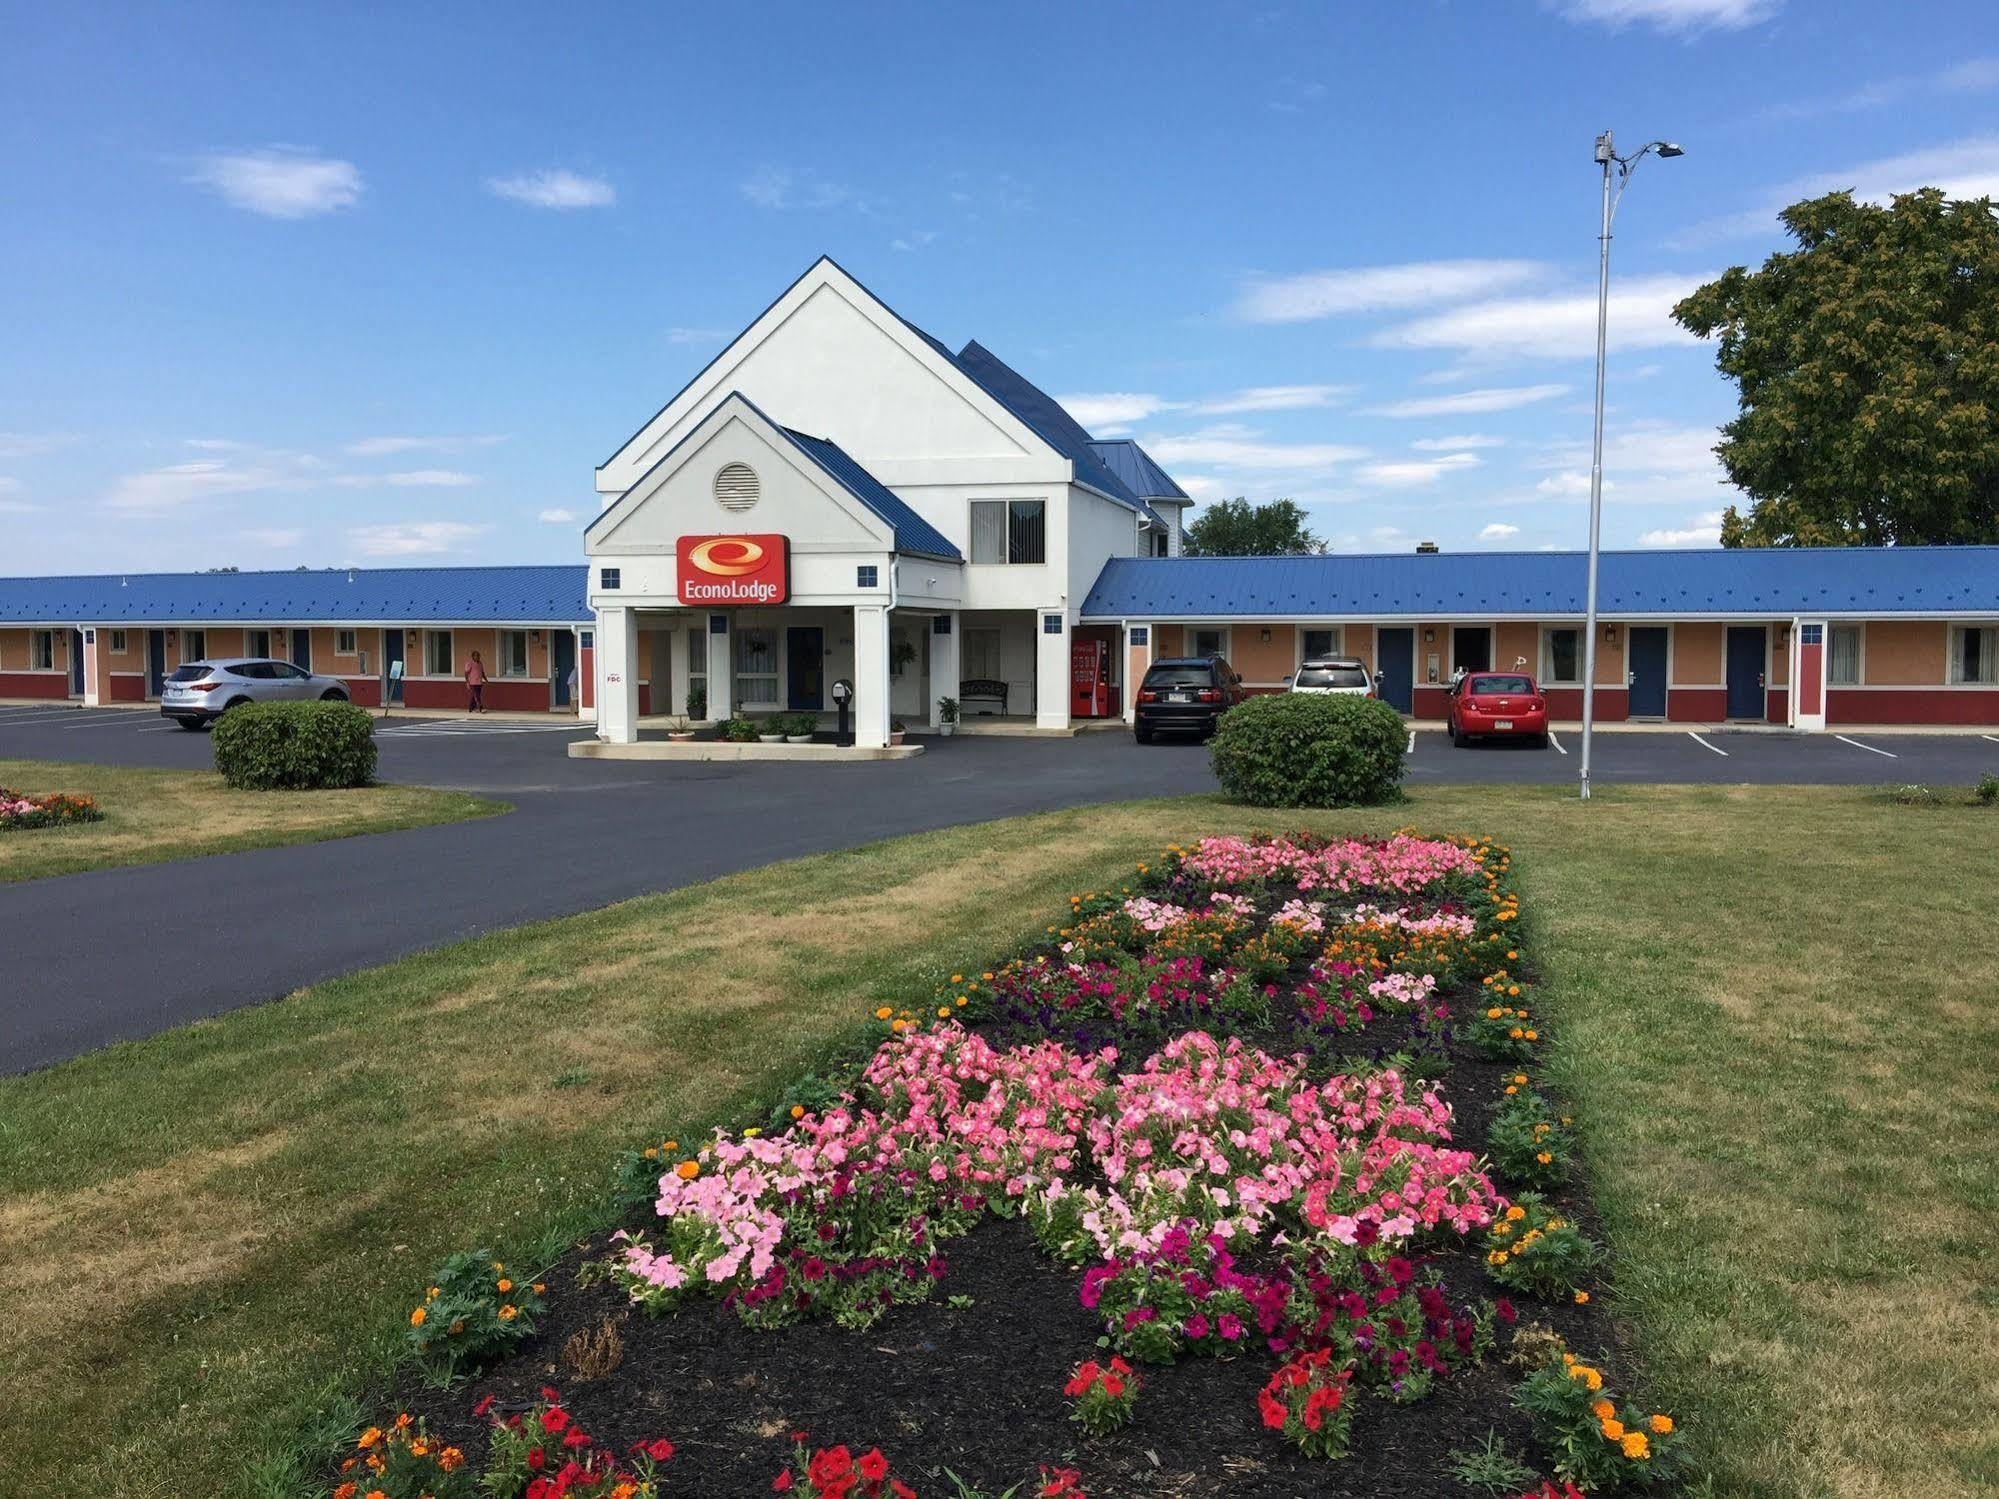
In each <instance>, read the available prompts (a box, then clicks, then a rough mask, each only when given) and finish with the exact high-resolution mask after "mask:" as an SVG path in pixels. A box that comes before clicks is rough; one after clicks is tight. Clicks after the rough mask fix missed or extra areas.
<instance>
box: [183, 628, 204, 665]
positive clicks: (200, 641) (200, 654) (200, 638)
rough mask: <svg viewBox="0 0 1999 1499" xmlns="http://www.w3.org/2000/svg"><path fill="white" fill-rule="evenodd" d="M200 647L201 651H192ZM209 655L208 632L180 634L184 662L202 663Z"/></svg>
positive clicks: (196, 631) (189, 631)
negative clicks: (191, 647) (192, 648)
mask: <svg viewBox="0 0 1999 1499" xmlns="http://www.w3.org/2000/svg"><path fill="white" fill-rule="evenodd" d="M190 646H199V647H200V649H199V650H190V649H189V647H190ZM207 655H208V631H206V630H182V631H181V632H180V658H181V660H183V661H200V660H202V659H204V658H205V657H206V656H207Z"/></svg>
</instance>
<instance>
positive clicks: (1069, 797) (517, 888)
mask: <svg viewBox="0 0 1999 1499" xmlns="http://www.w3.org/2000/svg"><path fill="white" fill-rule="evenodd" d="M573 737H576V731H575V730H574V729H573V728H570V727H565V726H554V725H549V724H545V723H542V724H510V723H507V722H505V721H501V720H491V721H487V722H483V723H480V724H478V725H476V726H466V725H463V724H462V723H460V722H457V721H452V720H428V721H426V720H397V721H392V722H390V723H387V724H385V725H384V726H383V729H382V732H381V751H382V754H381V769H382V775H383V777H384V778H385V779H388V780H395V781H406V782H415V783H420V784H425V785H436V786H451V787H457V788H462V789H466V790H472V791H478V792H481V793H484V794H486V795H490V796H495V797H500V798H504V799H505V800H507V801H510V802H512V803H513V804H514V807H515V810H514V811H513V812H512V813H511V814H509V815H506V816H502V817H492V818H485V819H481V820H479V821H475V822H462V823H454V824H451V825H448V826H443V827H431V828H417V829H413V830H410V831H407V832H399V833H381V834H374V835H370V836H364V837H357V838H345V839H339V840H335V841H332V842H326V843H310V844H299V845H296V846H294V847H290V848H276V849H260V850H255V851H251V852H245V853H233V854H219V855H215V856H213V857H210V858H204V859H190V860H185V861H182V862H180V863H173V864H151V865H141V866H138V867H135V868H129V869H108V870H98V871H95V872H92V873H88V874H77V875H67V876H63V877H60V878H55V879H45V880H31V881H26V882H23V883H20V884H14V885H4V886H0V1073H4V1072H17V1071H23V1070H26V1069H29V1068H33V1067H38V1066H43V1065H46V1064H48V1063H50V1062H54V1061H59V1060H62V1059H63V1058H66V1057H72V1056H75V1055H77V1054H79V1053H81V1052H84V1051H88V1050H90V1049H92V1048H93V1047H97V1046H102V1045H104V1044H106V1043H108V1042H112V1041H119V1040H126V1039H130V1038H134V1037H139V1036H146V1035H151V1034H153V1033H155V1032H157V1031H162V1030H166V1029H168V1028H170V1027H172V1026H176V1025H180V1024H183V1023H185V1022H187V1021H190V1020H196V1019H200V1018H202V1017H204V1016H209V1015H216V1014H220V1013H222V1012H224V1011H226V1010H231V1009H235V1008H237V1007H239V1006H242V1005H248V1004H256V1003H259V1002H261V1001H264V1000H268V999H273V998H276V997H278V996H280V995H283V994H287V993H289V992H291V991H292V990H294V989H296V988H299V987H300V986H302V985H305V984H310V983H315V982H317V981H319V980H321V979H326V978H331V977H334V976H336V975H338V974H343V973H350V972H352V971H354V970H356V969H359V968H365V967H369V966H371V965H374V964H377V963H383V962H387V961H388V960H390V959H392V958H398V957H402V956H405V955H407V954H409V953H413V952H418V951H421V950H422V949H425V948H429V947H435V946H438V945H439V944H441V943H446V942H452V941H456V940H458V939H460V938H464V937H470V936H474V935H477V934H479V933H481V932H490V931H495V930H498V929H500V928H504V927H509V926H518V925H521V924H522V923H525V922H530V921H537V920H541V919H544V918H547V917H551V916H565V915H570V914H572V913H574V912H577V911H584V910H589V909H592V908H594V907H597V906H602V905H607V904H609V903H611V902H613V901H617V900H623V899H626V898H628V897H631V896H635V895H642V894H646V893H649V892H652V891H657V890H670V889H674V888H677V887H679V886H684V885H691V884H695V883H697V882H699V881H702V880H708V879H713V878H715V877H716V876H718V875H723V874H732V873H735V872H737V871H739V870H743V869H748V868H753V867H755V866H757V865H760V864H768V863H771V862H773V861H775V860H779V859H788V858H795V857H797V856H799V855H802V854H811V853H823V852H826V851H828V850H831V849H838V848H848V847H852V846H854V845H857V844H861V843H868V842H872V841H874V840H876V839H879V838H886V837H891V836H894V835H896V834H900V833H913V832H921V831H924V830H926V829H931V828H938V827H945V826H950V825H953V824H957V823H967V822H979V821H984V820H987V819H990V818H997V817H1011V816H1015V815H1018V814H1021V813H1027V812H1041V811H1048V810H1051V809H1054V808H1060V807H1070V806H1078V805H1082V804H1085V803H1089V802H1100V801H1110V800H1119V799H1124V798H1129V797H1141V796H1162V795H1174V794H1179V793H1184V792H1191V791H1204V790H1208V789H1211V788H1212V787H1213V784H1214V782H1213V780H1212V778H1211V777H1210V775H1209V773H1208V767H1207V755H1206V752H1205V750H1204V749H1202V748H1201V747H1200V746H1197V745H1191V744H1186V745H1159V746H1155V747H1152V748H1149V749H1140V748H1138V747H1137V746H1135V745H1134V744H1133V743H1132V741H1131V739H1130V736H1129V735H1127V734H1123V733H1114V732H1113V733H1086V734H1082V735H1079V736H1077V737H1076V738H1073V739H1068V738H1062V739H1001V738H987V737H983V736H963V735H960V736H958V737H957V738H954V739H951V740H945V741H936V740H932V741H930V748H929V751H928V752H927V753H925V754H923V755H919V756H917V757H915V758H914V759H909V760H897V761H869V762H863V763H857V764H849V765H771V764H756V763H737V764H691V765H672V764H664V763H659V762H646V761H615V760H612V761H603V760H571V759H568V758H567V757H566V756H565V754H564V752H563V746H564V744H565V742H566V741H567V740H568V739H570V738H573ZM1856 737H1861V736H1856ZM1866 744H1871V745H1872V746H1873V747H1872V748H1867V747H1864V745H1866ZM16 757H18V758H24V759H53V760H61V759H73V760H88V761H94V762H98V763H104V764H122V765H153V766H162V767H184V768H189V769H205V768H207V766H208V765H209V763H210V762H209V748H208V741H207V738H206V736H197V735H191V734H182V733H177V732H174V731H173V730H171V729H170V728H168V729H163V727H162V726H161V725H160V722H159V720H158V718H157V717H155V716H153V715H149V714H141V713H133V712H130V711H123V710H105V711H101V712H92V711H79V710H60V709H58V710H51V711H40V710H22V709H6V708H0V759H8V758H16ZM1597 765H1598V770H1597V775H1598V777H1599V779H1600V781H1601V782H1603V783H1611V782H1617V781H1624V782H1634V781H1658V782H1674V781H1679V782H1686V781H1698V782H1716V783H1735V782H1763V783H1780V782H1825V783H1859V782H1897V781H1915V780H1927V781H1930V782H1932V783H1933V784H1939V785H1948V784H1956V785H1965V784H1969V782H1970V781H1972V780H1974V779H1976V777H1977V774H1978V772H1979V771H1980V770H1983V769H1985V768H1987V767H1988V766H1999V742H1985V741H1981V740H1980V739H1978V738H1976V737H1957V738H1943V737H1924V738H1915V737H1902V736H1896V737H1881V738H1874V739H1867V740H1863V744H1859V745H1857V744H1855V743H1852V742H1850V741H1842V740H1839V739H1836V738H1834V737H1832V736H1829V735H1816V736H1810V737H1805V738H1799V737H1788V736H1771V735H1759V734H1720V735H1714V736H1710V737H1709V738H1708V740H1707V742H1706V743H1701V742H1698V741H1695V740H1694V739H1693V738H1692V737H1691V736H1688V735H1684V734H1678V733H1659V734H1606V735H1604V736H1603V737H1602V739H1601V740H1600V741H1599V744H1598V751H1597ZM1574 773H1575V761H1574V759H1573V758H1571V757H1569V756H1565V755H1564V754H1563V753H1562V752H1561V751H1560V750H1552V749H1551V750H1543V751H1519V750H1513V749H1509V748H1506V747H1494V748H1492V749H1490V750H1472V751H1452V750H1451V749H1449V748H1448V747H1447V746H1446V745H1445V744H1444V742H1443V737H1442V736H1441V735H1439V734H1433V733H1425V734H1422V735H1419V736H1418V742H1417V748H1416V752H1415V753H1414V755H1412V757H1411V761H1410V772H1409V775H1410V782H1411V784H1412V785H1420V784H1423V783H1425V782H1427V783H1429V784H1432V785H1435V784H1440V783H1442V782H1445V781H1460V782H1461V781H1467V780H1481V781H1513V782H1518V781H1538V782H1550V781H1562V780H1567V779H1570V778H1571V777H1572V776H1573V775H1574ZM186 953H194V954H197V955H198V956H196V957H193V958H191V959H185V960H184V959H182V958H181V957H179V956H177V955H179V954H186Z"/></svg>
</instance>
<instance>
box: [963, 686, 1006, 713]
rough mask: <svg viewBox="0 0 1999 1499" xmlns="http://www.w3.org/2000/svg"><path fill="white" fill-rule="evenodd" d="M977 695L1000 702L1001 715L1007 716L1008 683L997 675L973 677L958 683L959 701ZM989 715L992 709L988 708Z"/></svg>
mask: <svg viewBox="0 0 1999 1499" xmlns="http://www.w3.org/2000/svg"><path fill="white" fill-rule="evenodd" d="M975 697H976V698H982V699H985V700H987V701H997V702H998V703H999V710H1000V717H1002V718H1004V717H1006V683H1004V682H1002V681H1000V680H999V679H998V678H997V677H972V678H970V679H968V680H966V681H961V682H960V683H959V684H958V701H959V702H960V703H963V702H964V701H966V700H967V699H968V698H975ZM987 716H988V717H990V716H991V710H990V709H989V710H987Z"/></svg>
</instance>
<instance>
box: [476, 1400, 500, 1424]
mask: <svg viewBox="0 0 1999 1499" xmlns="http://www.w3.org/2000/svg"><path fill="white" fill-rule="evenodd" d="M496 1398H497V1397H495V1396H492V1395H484V1396H481V1397H480V1400H479V1403H478V1404H477V1405H475V1406H473V1407H472V1419H473V1420H474V1421H477V1420H478V1419H480V1418H481V1417H482V1416H484V1415H485V1414H486V1412H487V1411H489V1410H491V1409H492V1408H493V1403H494V1401H495V1399H496Z"/></svg>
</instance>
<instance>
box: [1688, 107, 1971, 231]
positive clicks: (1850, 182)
mask: <svg viewBox="0 0 1999 1499" xmlns="http://www.w3.org/2000/svg"><path fill="white" fill-rule="evenodd" d="M1919 187H1937V188H1942V189H1943V192H1944V196H1946V197H1949V198H1958V199H1963V198H1989V197H1999V135H1981V136H1971V137H1968V138H1966V139H1964V140H1961V141H1950V142H1947V143H1946V144H1944V145H1940V146H1926V147H1924V148H1923V149H1921V150H1918V151H1906V152H1903V153H1902V154H1901V155H1899V156H1884V157H1880V158H1878V159H1876V160H1874V161H1864V162H1861V163H1860V164H1859V165H1857V166H1852V167H1848V168H1846V169H1845V170H1843V171H1837V172H1820V173H1818V174H1817V175H1815V176H1811V177H1798V178H1794V179H1793V180H1792V181H1790V182H1787V183H1784V184H1783V185H1781V186H1780V187H1778V188H1776V189H1774V190H1773V191H1771V192H1770V193H1769V194H1768V195H1767V196H1766V197H1765V199H1764V201H1763V202H1762V203H1761V204H1760V205H1759V206H1757V207H1755V208H1752V209H1749V210H1747V211H1746V212H1743V213H1736V214H1729V215H1725V216H1723V217H1721V218H1716V219H1708V220H1705V221H1703V222H1702V223H1699V224H1696V225H1694V226H1693V227H1692V228H1691V229H1688V230H1687V231H1686V232H1685V233H1683V234H1681V235H1680V236H1678V238H1677V239H1675V240H1674V242H1673V243H1674V244H1675V245H1677V246H1680V247H1682V248H1684V247H1687V246H1693V245H1703V244H1708V243H1711V242H1713V241H1717V240H1728V239H1737V238H1741V237H1744V236H1747V235H1756V234H1766V233H1769V232H1771V231H1774V230H1776V229H1777V227H1778V225H1777V214H1778V212H1779V210H1781V209H1784V208H1788V207H1789V206H1790V205H1791V204H1793V203H1796V202H1799V201H1801V200H1802V199H1805V198H1817V197H1822V196H1824V195H1825V194H1826V193H1830V192H1838V191H1841V190H1843V189H1846V190H1851V191H1852V193H1853V195H1854V196H1855V197H1856V198H1858V199H1861V200H1862V201H1864V202H1868V203H1886V202H1887V201H1888V200H1889V199H1890V198H1892V197H1894V196H1895V195H1896V194H1897V193H1906V192H1913V191H1915V190H1916V189H1917V188H1919Z"/></svg>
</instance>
